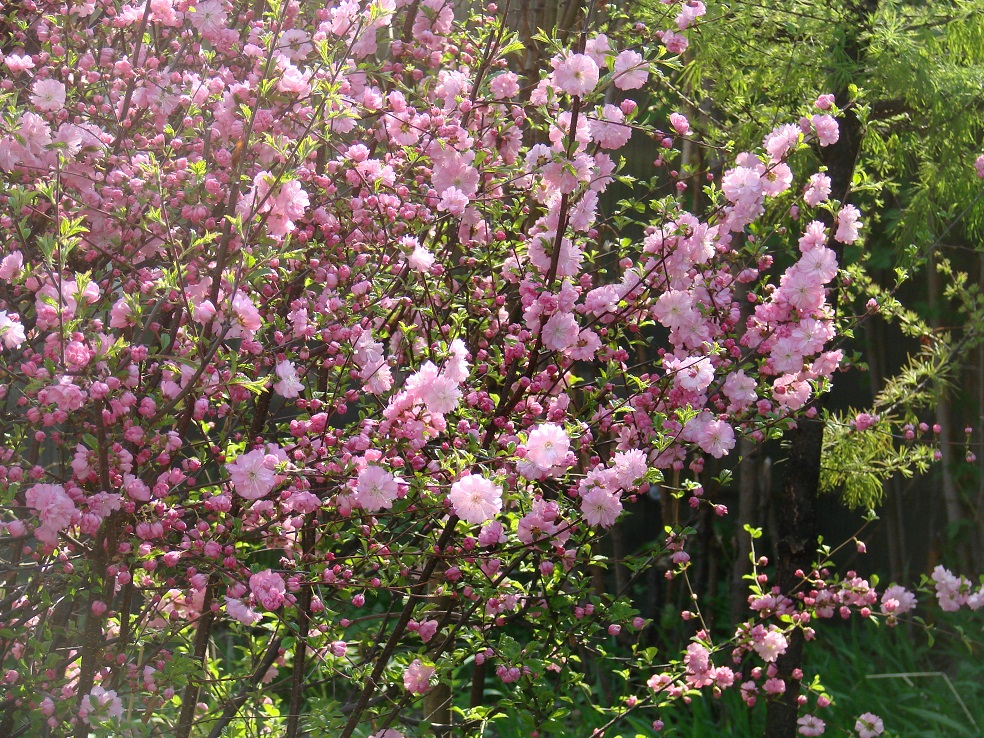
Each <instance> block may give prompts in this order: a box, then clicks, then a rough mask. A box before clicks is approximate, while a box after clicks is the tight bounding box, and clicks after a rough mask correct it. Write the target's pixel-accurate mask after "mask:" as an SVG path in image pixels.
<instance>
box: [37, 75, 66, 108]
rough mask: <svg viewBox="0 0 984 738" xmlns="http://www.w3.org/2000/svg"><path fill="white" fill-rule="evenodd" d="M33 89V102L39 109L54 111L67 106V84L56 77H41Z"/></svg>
mask: <svg viewBox="0 0 984 738" xmlns="http://www.w3.org/2000/svg"><path fill="white" fill-rule="evenodd" d="M31 91H32V94H31V103H32V104H33V105H34V107H36V108H37V109H38V110H42V111H45V112H53V111H55V110H61V109H62V108H64V107H65V85H63V84H62V83H61V82H59V81H58V80H56V79H50V78H48V79H39V80H38V81H37V82H35V83H34V86H33V87H31Z"/></svg>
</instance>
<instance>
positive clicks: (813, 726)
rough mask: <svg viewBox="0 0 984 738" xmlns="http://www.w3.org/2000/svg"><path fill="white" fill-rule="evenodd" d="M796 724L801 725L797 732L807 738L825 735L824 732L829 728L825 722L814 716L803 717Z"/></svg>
mask: <svg viewBox="0 0 984 738" xmlns="http://www.w3.org/2000/svg"><path fill="white" fill-rule="evenodd" d="M796 724H797V725H799V729H798V730H797V732H798V733H799V734H800V735H806V736H812V735H823V731H824V729H825V728H826V727H827V726H826V724H825V723H824V722H823V720H821V719H820V718H818V717H815V716H813V715H803V717H801V718H799V719H798V720H797V721H796Z"/></svg>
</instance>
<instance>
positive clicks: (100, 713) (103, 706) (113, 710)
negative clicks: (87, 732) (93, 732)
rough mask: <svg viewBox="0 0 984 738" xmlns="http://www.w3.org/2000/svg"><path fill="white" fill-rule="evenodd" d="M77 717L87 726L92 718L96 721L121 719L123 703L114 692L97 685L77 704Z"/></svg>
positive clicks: (90, 723)
mask: <svg viewBox="0 0 984 738" xmlns="http://www.w3.org/2000/svg"><path fill="white" fill-rule="evenodd" d="M79 717H80V718H82V720H83V722H85V723H86V724H87V725H92V722H93V718H95V719H96V720H97V721H101V720H106V719H107V718H117V719H118V718H121V717H123V701H122V700H121V699H120V698H119V696H118V695H117V694H116V692H115V691H113V690H112V689H106V688H105V687H103V686H102V685H101V684H97V685H96V686H94V687H93V688H92V689H91V690H90V691H89V694H88V695H86V697H85V699H83V700H82V701H81V702H80V703H79Z"/></svg>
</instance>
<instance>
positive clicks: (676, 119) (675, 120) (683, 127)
mask: <svg viewBox="0 0 984 738" xmlns="http://www.w3.org/2000/svg"><path fill="white" fill-rule="evenodd" d="M670 125H671V126H673V130H674V131H676V132H677V133H678V134H680V135H681V136H686V135H687V134H688V133H690V121H689V120H687V116H685V115H681V114H680V113H670Z"/></svg>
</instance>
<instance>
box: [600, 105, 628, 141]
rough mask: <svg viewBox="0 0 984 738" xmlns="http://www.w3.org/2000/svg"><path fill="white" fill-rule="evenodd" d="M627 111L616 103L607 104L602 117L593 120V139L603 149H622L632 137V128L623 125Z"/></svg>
mask: <svg viewBox="0 0 984 738" xmlns="http://www.w3.org/2000/svg"><path fill="white" fill-rule="evenodd" d="M624 120H625V113H623V112H622V111H621V110H620V109H619V108H617V107H616V106H615V105H610V104H609V105H605V107H604V108H603V109H602V115H601V118H600V119H597V120H592V121H591V126H590V131H591V139H592V140H593V141H595V142H597V144H598V145H599V146H600V147H601V148H603V149H620V148H622V147H623V146H625V144H627V143H628V142H629V139H630V138H632V129H631V128H630V127H629V126H626V125H623V121H624Z"/></svg>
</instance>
